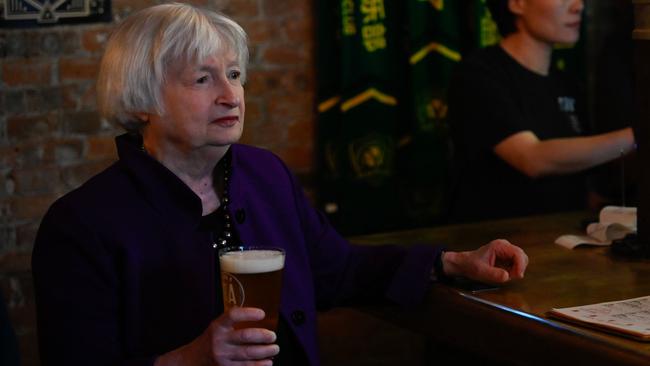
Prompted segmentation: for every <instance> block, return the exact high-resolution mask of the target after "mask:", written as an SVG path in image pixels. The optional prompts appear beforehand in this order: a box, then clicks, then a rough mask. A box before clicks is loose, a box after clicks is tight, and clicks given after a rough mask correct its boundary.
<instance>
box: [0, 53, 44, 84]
mask: <svg viewBox="0 0 650 366" xmlns="http://www.w3.org/2000/svg"><path fill="white" fill-rule="evenodd" d="M50 76H51V61H49V60H43V59H23V60H11V61H9V60H5V61H4V62H3V64H2V78H3V81H4V82H5V83H7V85H9V86H19V85H20V86H23V85H48V84H49V83H50Z"/></svg>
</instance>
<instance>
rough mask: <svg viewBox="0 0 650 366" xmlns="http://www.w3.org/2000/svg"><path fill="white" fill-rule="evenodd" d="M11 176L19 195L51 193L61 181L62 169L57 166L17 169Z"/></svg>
mask: <svg viewBox="0 0 650 366" xmlns="http://www.w3.org/2000/svg"><path fill="white" fill-rule="evenodd" d="M11 176H12V178H13V179H14V181H15V184H16V193H18V194H34V193H51V192H54V190H55V188H56V185H57V182H59V181H60V180H61V173H60V169H59V168H58V167H56V166H38V167H29V168H17V169H14V171H13V172H12V173H11Z"/></svg>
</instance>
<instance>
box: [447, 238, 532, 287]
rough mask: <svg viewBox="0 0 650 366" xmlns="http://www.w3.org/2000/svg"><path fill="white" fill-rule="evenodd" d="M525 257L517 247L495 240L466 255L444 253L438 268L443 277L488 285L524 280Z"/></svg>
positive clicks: (504, 241)
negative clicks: (459, 278)
mask: <svg viewBox="0 0 650 366" xmlns="http://www.w3.org/2000/svg"><path fill="white" fill-rule="evenodd" d="M527 265H528V256H527V255H526V253H524V251H523V250H522V249H521V248H519V247H518V246H515V245H512V244H510V242H508V241H507V240H504V239H498V240H494V241H491V242H490V243H488V244H486V245H483V246H482V247H480V248H478V249H476V250H473V251H469V252H445V253H443V257H442V268H443V271H444V272H445V275H447V276H462V277H466V278H469V279H471V280H476V281H480V282H488V283H503V282H507V281H509V280H511V279H520V278H524V272H526V266H527Z"/></svg>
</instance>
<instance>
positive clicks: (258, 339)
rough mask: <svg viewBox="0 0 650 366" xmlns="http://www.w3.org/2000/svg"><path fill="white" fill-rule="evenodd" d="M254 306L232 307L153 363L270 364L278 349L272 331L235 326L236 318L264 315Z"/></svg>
mask: <svg viewBox="0 0 650 366" xmlns="http://www.w3.org/2000/svg"><path fill="white" fill-rule="evenodd" d="M264 316H265V315H264V311H263V310H261V309H257V308H232V309H230V310H229V311H227V312H225V313H223V314H222V315H221V316H219V317H218V318H217V319H215V320H214V321H212V323H210V325H209V326H208V328H207V329H206V330H205V331H204V332H203V334H201V335H200V336H199V337H198V338H196V339H195V340H194V341H192V342H191V343H189V344H187V345H185V346H182V347H180V348H178V349H176V350H173V351H171V352H169V353H166V354H164V355H162V356H160V357H159V358H158V359H157V360H156V362H155V364H154V366H167V365H174V366H182V365H188V366H189V365H192V366H203V365H205V366H208V365H209V366H216V365H218V366H230V365H239V366H271V365H272V364H273V361H272V360H271V357H273V356H275V355H277V354H278V353H279V352H280V347H278V345H276V344H273V342H275V341H276V335H275V333H274V332H272V331H270V330H268V329H262V328H245V329H239V330H235V329H234V325H235V324H236V323H239V322H245V321H246V322H247V321H259V320H262V319H264Z"/></svg>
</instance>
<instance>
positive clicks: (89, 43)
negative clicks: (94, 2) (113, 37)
mask: <svg viewBox="0 0 650 366" xmlns="http://www.w3.org/2000/svg"><path fill="white" fill-rule="evenodd" d="M109 34H110V28H109V27H101V28H96V29H89V30H86V31H85V32H83V34H82V36H81V44H82V45H83V48H84V49H85V50H86V51H89V52H92V53H98V52H101V51H102V50H103V49H104V45H105V44H106V41H107V40H108V36H109Z"/></svg>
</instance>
